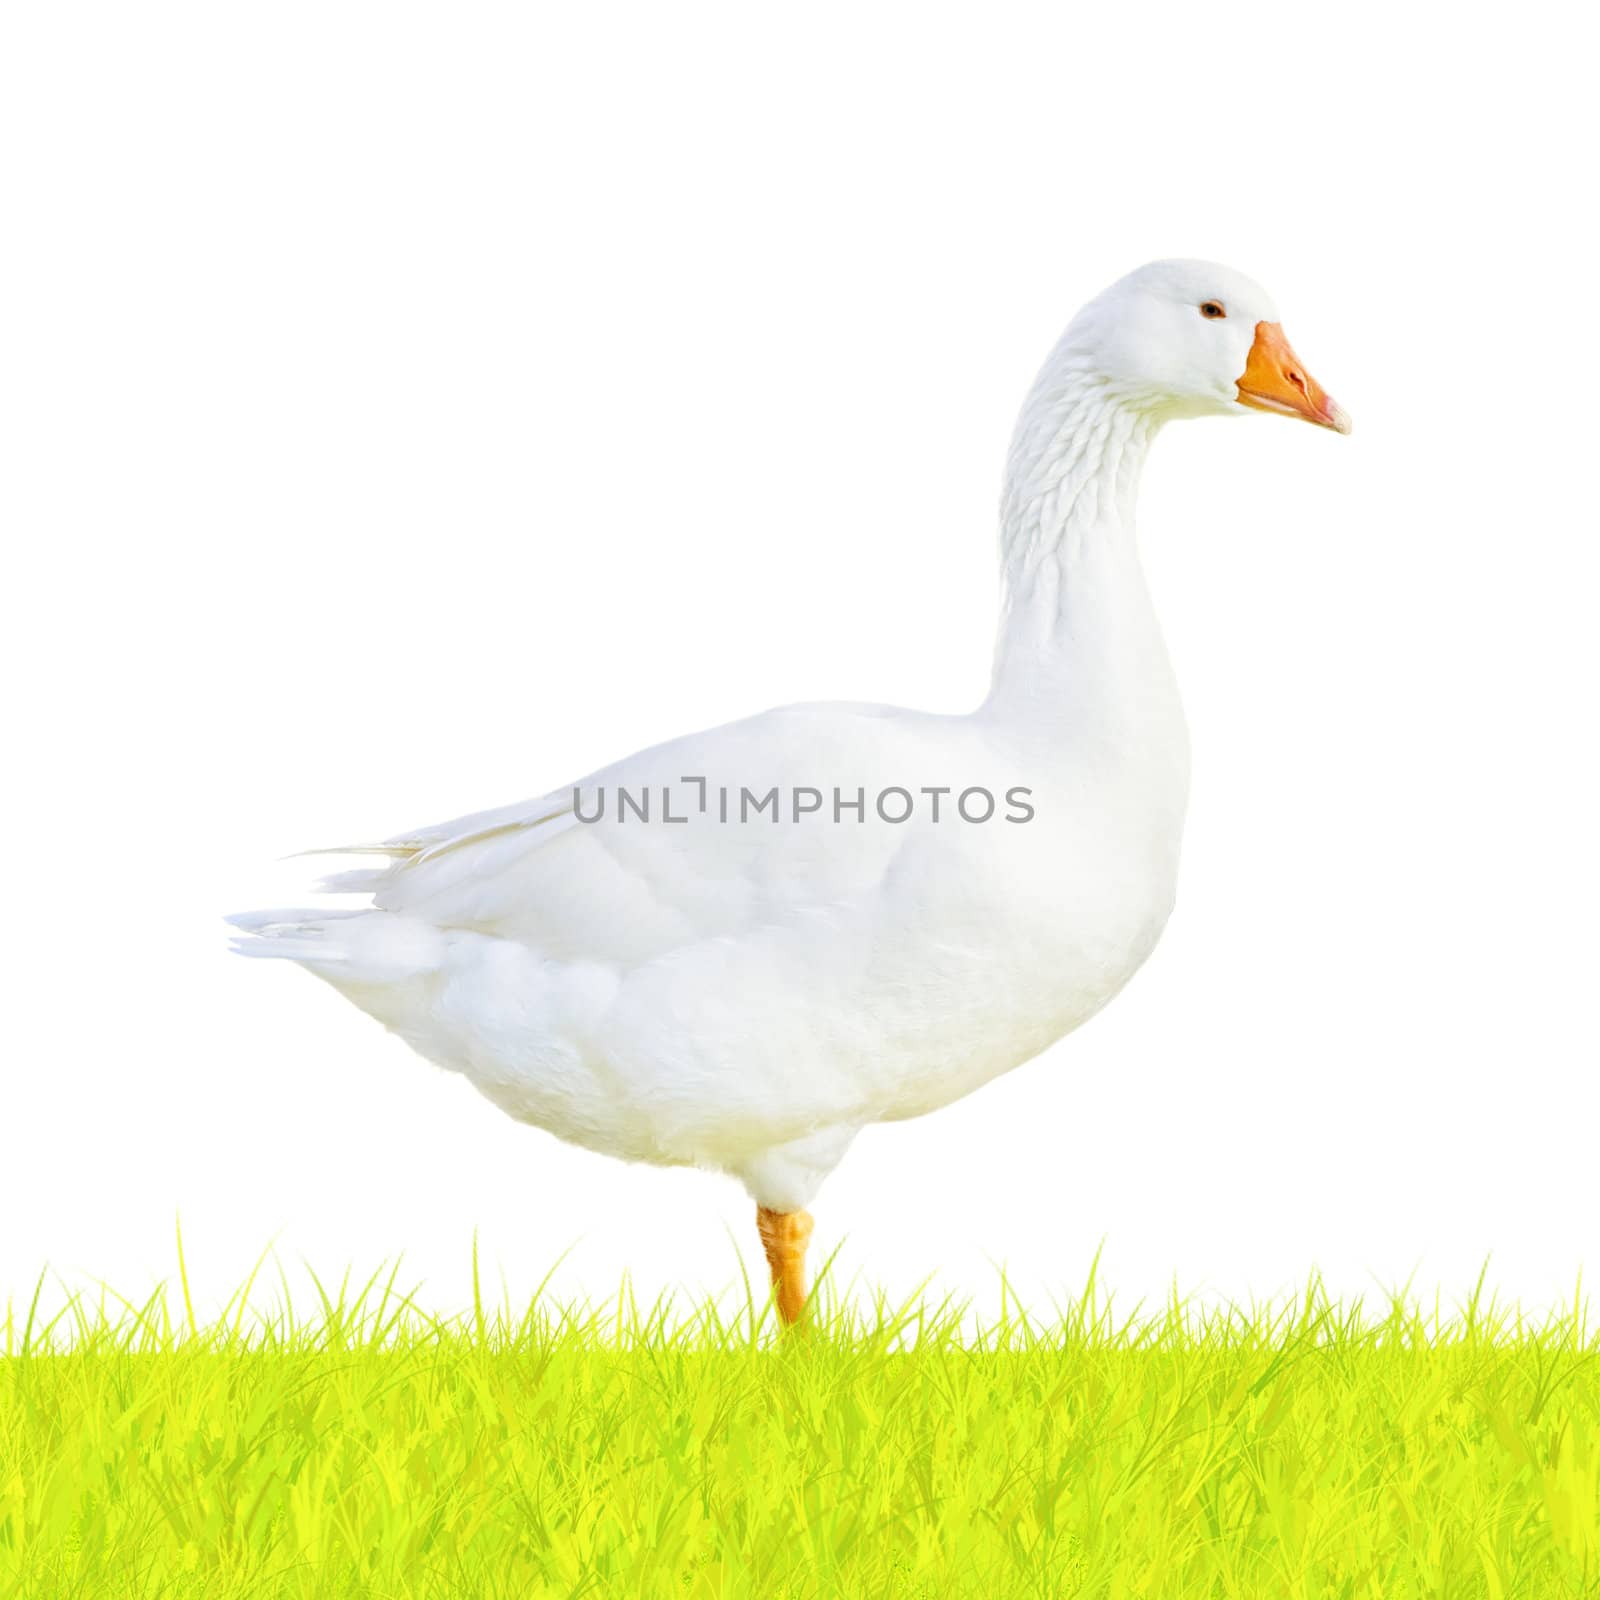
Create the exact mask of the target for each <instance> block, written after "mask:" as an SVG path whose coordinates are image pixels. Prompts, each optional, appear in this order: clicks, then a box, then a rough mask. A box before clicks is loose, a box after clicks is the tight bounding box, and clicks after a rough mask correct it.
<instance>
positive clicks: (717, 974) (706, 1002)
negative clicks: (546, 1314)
mask: <svg viewBox="0 0 1600 1600" xmlns="http://www.w3.org/2000/svg"><path fill="white" fill-rule="evenodd" d="M1206 303H1215V304H1217V305H1220V306H1222V307H1224V308H1225V313H1226V314H1225V316H1223V317H1212V316H1211V315H1210V313H1201V312H1200V311H1198V309H1197V307H1198V306H1199V305H1201V304H1206ZM1180 317H1181V318H1182V319H1183V320H1181V321H1180ZM1169 323H1170V324H1171V326H1172V329H1173V330H1175V331H1174V332H1173V333H1172V334H1171V336H1170V337H1167V336H1166V335H1167V325H1168V324H1169ZM1191 323H1192V326H1191V325H1190V324H1191ZM1213 323H1214V324H1216V326H1211V325H1210V324H1213ZM1226 324H1231V326H1226V327H1225V326H1224V325H1226ZM1262 328H1269V329H1274V330H1275V329H1276V314H1275V312H1273V311H1272V309H1271V307H1270V304H1269V303H1268V302H1267V301H1266V298H1265V295H1264V294H1263V292H1262V291H1261V290H1260V289H1259V288H1258V287H1257V286H1256V285H1254V284H1253V283H1251V282H1250V281H1249V280H1248V279H1244V278H1242V277H1241V276H1240V275H1239V274H1236V273H1232V272H1230V271H1229V270H1228V269H1226V268H1222V267H1217V266H1214V265H1212V264H1209V263H1200V262H1168V263H1156V264H1154V265H1152V266H1151V267H1147V268H1143V269H1140V272H1138V273H1135V274H1132V275H1131V276H1130V277H1129V278H1127V279H1124V280H1122V282H1121V283H1119V284H1117V285H1114V286H1113V288H1112V289H1111V290H1108V291H1107V293H1106V294H1105V295H1103V296H1101V297H1100V298H1099V299H1098V300H1096V301H1094V302H1091V304H1090V305H1089V306H1088V307H1086V308H1085V310H1084V311H1083V312H1082V313H1080V315H1079V317H1078V318H1077V319H1075V321H1074V322H1073V324H1072V326H1071V327H1070V328H1069V329H1068V331H1067V333H1066V334H1065V335H1064V336H1063V338H1062V340H1061V342H1060V344H1059V345H1058V346H1057V348H1056V350H1055V351H1054V353H1053V354H1052V356H1051V358H1050V359H1049V361H1047V363H1046V364H1045V367H1044V369H1043V371H1042V372H1041V373H1040V375H1039V378H1038V380H1037V381H1036V383H1035V385H1034V387H1033V389H1032V391H1031V393H1030V395H1029V396H1028V399H1027V402H1026V403H1025V405H1024V407H1023V410H1022V414H1021V417H1020V419H1019V422H1018V425H1017V429H1016V434H1015V436H1014V440H1013V444H1012V448H1011V452H1010V457H1009V461H1008V468H1007V477H1006V487H1005V494H1004V499H1003V504H1002V519H1001V543H1002V564H1003V584H1004V604H1003V614H1002V619H1001V625H1000V633H999V641H998V645H997V650H996V657H995V670H994V678H993V684H992V688H991V691H990V693H989V696H988V697H987V699H986V700H985V701H984V702H983V704H982V705H981V706H980V707H978V708H977V709H976V710H975V711H972V712H970V713H967V714H963V715H936V714H929V713H924V712H917V711H908V710H901V709H897V708H894V707H888V706H875V705H850V704H819V705H797V706H789V707H785V708H782V709H779V710H774V711H769V712H766V713H764V714H762V715H760V716H755V717H751V718H748V719H746V720H743V721H739V722H734V723H730V724H727V725H725V726H723V727H718V728H712V729H709V730H706V731H704V732H700V733H694V734H689V735H686V736H684V737H682V738H679V739H675V740H672V741H670V742H668V743H666V744H662V745H659V746H656V747H654V748H652V749H649V750H644V751H641V752H639V753H637V754H635V755H632V756H629V757H627V758H626V759H624V760H623V761H620V762H618V763H616V764H615V765H613V766H611V767H608V768H605V769H603V770H601V771H599V772H596V773H593V774H590V775H589V776H587V777H585V778H582V779H580V780H579V781H577V782H576V783H569V784H567V785H565V786H563V787H561V788H557V789H554V790H552V791H550V792H549V793H547V794H545V795H543V796H541V797H539V798H537V799H534V800H532V801H528V802H525V803H522V804H519V805H514V806H509V807H505V808H503V809H501V810H498V811H490V812H483V813H479V814H476V815H473V816H468V817H463V818H460V819H458V820H456V821H452V822H448V823H444V824H440V825H437V826H433V827H429V828H423V829H419V830H417V831H415V832H413V833H410V834H406V835H402V836H400V837H399V838H397V839H394V840H391V841H389V842H388V843H386V844H384V845H381V846H373V847H368V848H370V849H371V850H374V851H376V852H378V853H379V855H380V856H381V860H382V864H381V865H379V866H377V867H364V868H360V869H358V870H356V871H353V872H345V873H341V874H338V875H336V876H335V877H334V878H332V879H330V880H328V884H327V886H328V887H330V888H334V889H342V890H351V889H358V890H362V891H365V892H368V893H370V896H371V904H370V908H368V909H362V910H355V911H326V910H325V911H311V910H295V911H280V912H264V913H254V914H251V915H249V916H246V917H243V918H239V919H236V920H237V921H238V922H239V924H240V925H241V927H242V929H243V931H244V937H243V938H242V940H241V942H240V947H241V948H242V949H243V950H244V951H245V952H246V953H248V954H252V955H262V956H284V957H288V958H290V959H292V960H294V961H297V962H299V963H300V964H302V965H303V966H305V967H307V968H308V969H310V970H311V971H313V972H315V973H316V974H317V975H318V976H320V977H322V978H325V979H326V980H327V981H328V982H329V983H331V984H333V985H334V986H335V987H336V988H337V989H339V990H340V992H341V993H343V994H345V995H346V996H347V997H348V998H349V999H350V1000H352V1001H353V1002H354V1003H355V1004H356V1005H358V1006H360V1007H361V1008H362V1009H363V1010H365V1011H367V1012H369V1013H371V1015H373V1016H374V1017H376V1018H377V1019H378V1020H379V1021H380V1022H382V1023H383V1024H385V1026H387V1027H389V1028H390V1029H392V1030H393V1031H394V1032H395V1033H397V1034H399V1035H400V1036H401V1037H402V1038H404V1039H405V1040H406V1041H407V1042H408V1043H409V1044H411V1045H412V1046H413V1047H414V1048H415V1049H416V1050H417V1051H418V1052H420V1053H421V1054H422V1055H424V1056H426V1057H427V1058H428V1059H430V1060H432V1061H434V1062H436V1063H437V1064H438V1065H440V1066H442V1067H446V1068H448V1069H450V1070H452V1071H457V1072H460V1073H462V1074H464V1075H465V1076H466V1077H467V1078H468V1079H469V1080H470V1081H471V1082H472V1083H473V1084H474V1085H475V1086H476V1087H477V1088H478V1089H479V1090H480V1091H481V1092H482V1093H483V1094H484V1095H486V1096H487V1097H488V1098H489V1099H490V1100H492V1101H493V1102H494V1103H495V1104H496V1105H498V1106H499V1107H500V1108H501V1109H502V1110H504V1111H506V1112H508V1113H509V1114H510V1115H512V1116H514V1117H516V1118H518V1119H520V1120H522V1121H525V1122H529V1123H532V1124H534V1125H536V1126H538V1127H541V1128H544V1129H547V1130H548V1131H549V1132H551V1133H554V1134H557V1135H558V1136H560V1137H562V1138H564V1139H567V1140H570V1141H572V1142H574V1143H577V1144H580V1145H583V1146H586V1147H588V1148H590V1149H593V1150H597V1151H600V1152H603V1153H605V1154H608V1155H613V1156H618V1157H622V1158H625V1159H629V1160H636V1161H651V1162H657V1163H664V1164H679V1163H694V1164H698V1165H702V1166H707V1167H713V1168H717V1169H720V1170H723V1171H726V1172H729V1173H731V1174H733V1175H735V1176H737V1177H738V1178H739V1179H741V1180H742V1181H743V1182H744V1184H745V1186H746V1187H747V1188H748V1190H749V1191H750V1193H751V1194H752V1195H753V1197H754V1198H755V1199H756V1201H757V1203H758V1205H759V1206H760V1207H761V1208H762V1216H763V1233H764V1237H767V1242H768V1250H769V1255H770V1254H773V1249H774V1245H773V1238H772V1237H771V1236H770V1235H771V1234H772V1230H773V1228H777V1227H779V1224H780V1223H781V1222H782V1219H784V1218H791V1217H794V1216H796V1215H797V1214H800V1213H801V1209H802V1208H803V1207H805V1206H806V1205H808V1204H809V1203H810V1201H811V1200H812V1199H813V1197H814V1196H815V1194H816V1191H817V1189H818V1187H819V1186H820V1185H821V1183H822V1181H823V1179H824V1178H825V1177H826V1176H827V1174H828V1173H829V1172H830V1171H831V1170H832V1169H833V1167H834V1166H835V1165H836V1164H837V1162H838V1161H839V1159H840V1158H841V1157H842V1156H843V1154H844V1152H845V1150H846V1149H847V1147H848V1146H849V1144H850V1141H851V1139H852V1138H853V1137H854V1135H855V1133H856V1132H857V1131H858V1130H859V1129H860V1128H861V1127H863V1126H864V1125H866V1124H868V1123H871V1122H878V1121H885V1120H892V1119H898V1118H904V1117H913V1116H917V1115H920V1114H922V1113H924V1112H927V1111H930V1110H933V1109H935V1108H936V1107H939V1106H942V1105H945V1104H948V1103H949V1102H951V1101H953V1100H956V1099H959V1098H961V1097H962V1096H963V1095H966V1094H969V1093H971V1092H972V1091H973V1090H974V1089H976V1088H978V1087H980V1086H981V1085H982V1084H984V1083H986V1082H987V1081H989V1080H990V1079H992V1078H994V1077H996V1076H998V1075H999V1074H1001V1073H1004V1072H1006V1071H1009V1070H1010V1069H1011V1068H1013V1067H1015V1066H1018V1065H1019V1064H1021V1063H1022V1062H1024V1061H1026V1060H1028V1059H1029V1058H1030V1057H1032V1056H1034V1055H1036V1054H1037V1053H1038V1052H1040V1051H1041V1050H1043V1049H1045V1048H1046V1047H1047V1046H1048V1045H1050V1044H1051V1043H1053V1042H1054V1041H1055V1040H1057V1039H1059V1038H1061V1037H1062V1036H1063V1035H1064V1034H1066V1033H1068V1032H1070V1031H1071V1030H1072V1029H1073V1028H1075V1027H1077V1026H1078V1025H1079V1024H1080V1023H1082V1022H1083V1021H1085V1020H1086V1019H1087V1018H1088V1017H1090V1016H1092V1015H1093V1014H1094V1013H1095V1012H1096V1011H1098V1010H1099V1009H1100V1008H1101V1007H1102V1006H1103V1005H1105V1004H1106V1002H1107V1001H1108V1000H1110V999H1111V998H1112V996H1114V995H1115V994H1116V993H1117V992H1118V990H1119V989H1121V988H1122V986H1123V985H1124V984H1125V983H1126V982H1127V981H1128V979H1129V978H1130V977H1131V976H1132V975H1133V973H1134V972H1135V971H1136V970H1137V969H1138V967H1139V966H1140V964H1141V963H1142V962H1143V961H1144V959H1145V958H1146V957H1147V956H1148V955H1149V953H1150V951H1151V950H1152V948H1153V947H1154V945H1155V943H1156V941H1157V939H1158V938H1159V936H1160V933H1161V930H1162V928H1163V926H1164V924H1165V922H1166V920H1167V917H1168V914H1169V912H1170V911H1171V908H1172V904H1173V898H1174V893H1175V889H1176V883H1177V871H1178V858H1179V846H1180V841H1181V837H1182V830H1183V816H1184V806H1185V799H1186V794H1187V787H1188V740H1187V734H1186V731H1185V728H1184V722H1183V715H1182V710H1181V706H1180V703H1179V698H1178V693H1177V688H1176V685H1175V683H1174V681H1173V675H1172V671H1171V668H1170V665H1169V663H1168V659H1167V654H1166V651H1165V648H1164V646H1163V644H1162V640H1161V634H1160V630H1159V627H1158V626H1157V623H1156V619H1155V616H1154V613H1153V610H1152V608H1151V604H1150V599H1149V595H1148V592H1147V590H1146V586H1145V582H1144V578H1143V574H1142V571H1141V568H1140V564H1139V560H1138V555H1137V551H1136V548H1135V541H1134V527H1133V509H1134V498H1135V492H1136V487H1137V481H1138V475H1139V471H1140V468H1141V466H1142V463H1143V459H1144V455H1145V452H1146V451H1147V449H1148V448H1149V445H1150V442H1151V440H1152V439H1153V438H1154V436H1155V434H1156V433H1157V431H1158V429H1159V428H1160V426H1161V425H1162V423H1164V422H1165V421H1167V420H1169V419H1170V418H1172V417H1175V416H1182V415H1189V414H1194V413H1196V412H1201V411H1206V410H1213V411H1225V410H1233V411H1237V410H1241V409H1244V408H1245V407H1247V406H1255V407H1256V408H1257V409H1285V410H1291V409H1298V410H1299V411H1300V413H1301V414H1303V415H1307V416H1309V417H1310V418H1311V420H1315V421H1321V422H1324V423H1327V424H1328V425H1330V426H1335V427H1339V428H1340V429H1341V430H1343V429H1344V428H1346V427H1347V426H1348V424H1347V423H1346V422H1345V419H1344V417H1343V413H1342V412H1339V411H1338V408H1337V407H1334V406H1332V403H1331V402H1329V401H1327V400H1326V397H1325V396H1322V395H1321V391H1320V390H1316V391H1315V395H1314V396H1312V395H1310V394H1309V392H1307V391H1306V388H1305V382H1304V381H1302V383H1301V388H1300V391H1299V393H1298V395H1296V393H1295V392H1294V391H1293V390H1292V388H1291V389H1290V390H1288V391H1286V392H1288V393H1290V395H1291V399H1290V400H1284V399H1283V398H1281V397H1280V396H1278V395H1277V393H1276V391H1273V392H1272V393H1262V394H1260V395H1259V396H1256V395H1252V394H1249V393H1247V392H1246V390H1245V388H1244V387H1243V381H1244V380H1243V378H1242V376H1241V375H1243V374H1245V373H1246V371H1247V367H1248V366H1249V364H1250V363H1251V362H1252V361H1256V360H1257V357H1258V355H1259V352H1258V350H1257V347H1258V346H1259V345H1260V344H1261V342H1262V337H1263V336H1262V335H1261V333H1260V331H1259V330H1260V329H1262ZM1219 331H1225V332H1226V333H1227V334H1229V335H1231V340H1230V339H1224V338H1221V337H1218V336H1217V335H1218V334H1219ZM1280 338H1281V336H1280ZM1190 346H1194V347H1195V348H1196V350H1197V351H1198V354H1195V353H1194V352H1193V351H1190ZM1283 349H1284V350H1285V351H1287V346H1286V345H1284V346H1283ZM1185 352H1189V353H1190V354H1191V356H1192V358H1193V360H1194V361H1195V362H1196V363H1197V364H1198V365H1199V366H1200V368H1201V369H1202V370H1201V371H1200V374H1199V378H1193V377H1192V375H1190V374H1188V373H1187V372H1185V371H1184V370H1183V365H1182V362H1181V361H1180V360H1178V359H1177V357H1179V356H1182V355H1183V354H1184V353H1185ZM1289 357H1290V359H1291V360H1292V352H1289ZM1163 363H1165V365H1163ZM1152 364H1153V370H1147V369H1152ZM1280 364H1281V363H1280ZM1208 365H1209V366H1210V367H1214V368H1215V374H1213V373H1212V372H1210V371H1207V370H1205V368H1206V367H1207V366H1208ZM1168 368H1176V369H1177V373H1178V378H1181V379H1183V380H1185V381H1188V382H1189V390H1185V389H1184V388H1183V387H1182V386H1181V385H1180V383H1179V382H1178V379H1175V378H1174V375H1173V372H1172V371H1169V370H1167V369H1168ZM1230 371H1231V372H1232V374H1233V375H1234V376H1233V377H1232V378H1229V377H1228V376H1227V374H1228V373H1229V372H1230ZM1201 380H1204V382H1206V383H1209V384H1210V385H1211V388H1212V389H1213V390H1215V392H1214V393H1212V392H1210V391H1208V390H1206V389H1204V388H1203V387H1202V386H1201ZM1255 387H1256V388H1257V389H1258V390H1265V389H1267V388H1268V387H1269V385H1268V384H1266V382H1265V381H1264V380H1261V379H1259V377H1258V379H1257V382H1256V385H1255ZM1310 388H1311V389H1312V390H1315V385H1311V386H1310ZM1191 391H1195V392H1191ZM1295 399H1298V400H1299V401H1301V402H1303V403H1300V404H1298V405H1297V404H1294V403H1291V402H1292V401H1293V400H1295ZM1313 404H1314V405H1316V406H1320V407H1322V409H1323V411H1324V413H1325V414H1323V415H1315V414H1313V411H1312V409H1310V408H1311V407H1312V406H1313ZM774 793H775V801H774V799H773V796H774ZM625 797H626V798H625ZM761 802H764V803H761ZM902 817H903V820H902ZM772 1218H777V1219H779V1221H778V1222H777V1223H770V1225H769V1222H770V1219H772ZM806 1229H807V1230H808V1229H809V1222H808V1221H807V1223H806ZM803 1246H804V1238H803V1236H802V1237H801V1238H800V1240H799V1248H800V1249H802V1250H803ZM781 1253H782V1252H781V1251H780V1252H779V1254H781ZM773 1265H774V1273H775V1278H781V1276H782V1274H781V1272H780V1265H781V1264H780V1261H779V1259H778V1256H774V1260H773ZM781 1289H782V1284H781V1282H780V1291H781ZM791 1298H793V1297H791ZM797 1307H798V1299H794V1303H793V1306H792V1307H788V1308H786V1309H797Z"/></svg>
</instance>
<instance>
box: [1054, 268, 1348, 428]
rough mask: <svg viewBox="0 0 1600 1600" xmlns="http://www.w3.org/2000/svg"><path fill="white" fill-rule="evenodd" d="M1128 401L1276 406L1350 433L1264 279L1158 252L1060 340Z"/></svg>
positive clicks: (1159, 408) (1208, 410) (1155, 405)
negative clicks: (1288, 334)
mask: <svg viewBox="0 0 1600 1600" xmlns="http://www.w3.org/2000/svg"><path fill="white" fill-rule="evenodd" d="M1062 345H1063V352H1062V353H1063V354H1065V355H1067V356H1068V357H1069V359H1070V360H1071V361H1072V364H1073V365H1074V366H1078V367H1080V368H1088V369H1089V370H1091V371H1092V372H1093V373H1094V374H1095V376H1096V377H1098V378H1099V379H1100V380H1102V381H1103V382H1104V383H1106V384H1107V385H1108V386H1109V387H1110V388H1111V389H1112V390H1113V391H1114V392H1115V393H1116V395H1117V397H1118V398H1119V399H1121V400H1123V401H1124V402H1126V403H1129V404H1132V405H1134V406H1136V407H1137V408H1139V409H1140V410H1145V411H1149V412H1153V413H1155V414H1156V415H1158V416H1161V417H1162V418H1167V417H1181V416H1208V415H1230V416H1237V415H1240V414H1243V413H1244V412H1247V411H1275V412H1278V413H1279V414H1281V415H1283V416H1289V417H1300V418H1303V419H1304V420H1305V421H1307V422H1314V423H1316V424H1317V426H1318V427H1322V428H1332V429H1333V430H1334V431H1335V432H1337V433H1349V431H1350V416H1349V413H1348V412H1346V411H1345V410H1344V408H1343V407H1342V406H1340V405H1339V404H1338V403H1337V402H1336V401H1335V400H1333V399H1332V397H1331V396H1329V395H1328V394H1327V393H1326V391H1324V389H1323V388H1322V385H1321V384H1319V383H1318V382H1317V380H1316V379H1315V378H1313V377H1312V376H1311V374H1310V373H1309V372H1308V371H1307V370H1306V367H1305V365H1304V363H1303V362H1302V361H1301V360H1300V358H1299V357H1298V356H1297V355H1296V354H1295V353H1294V351H1293V349H1292V348H1290V345H1289V341H1288V340H1287V339H1286V338H1285V337H1284V332H1283V326H1282V324H1281V323H1280V322H1279V320H1278V312H1277V308H1276V307H1275V306H1274V305H1273V303H1272V300H1271V298H1270V297H1269V296H1268V294H1267V292H1266V290H1264V289H1263V288H1262V287H1261V286H1260V284H1258V283H1255V282H1252V280H1251V279H1249V278H1247V277H1245V275H1244V274H1243V273H1242V272H1235V271H1234V270H1233V269H1232V268H1231V267H1224V266H1220V265H1218V264H1217V263H1216V262H1214V261H1152V262H1150V263H1149V264H1148V265H1147V266H1143V267H1140V268H1138V269H1137V270H1136V271H1134V272H1130V273H1129V274H1128V275H1127V277H1125V278H1121V279H1119V280H1118V281H1117V282H1116V283H1114V284H1112V285H1111V287H1110V288H1109V289H1107V290H1106V291H1105V292H1104V293H1102V294H1100V295H1098V296H1096V297H1095V299H1093V300H1091V301H1090V302H1089V304H1088V305H1086V306H1085V307H1084V308H1083V310H1082V311H1080V312H1079V313H1078V315H1077V316H1076V317H1075V318H1074V319H1073V321H1072V325H1071V327H1069V328H1068V329H1067V333H1066V336H1065V338H1064V339H1063V341H1062Z"/></svg>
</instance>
